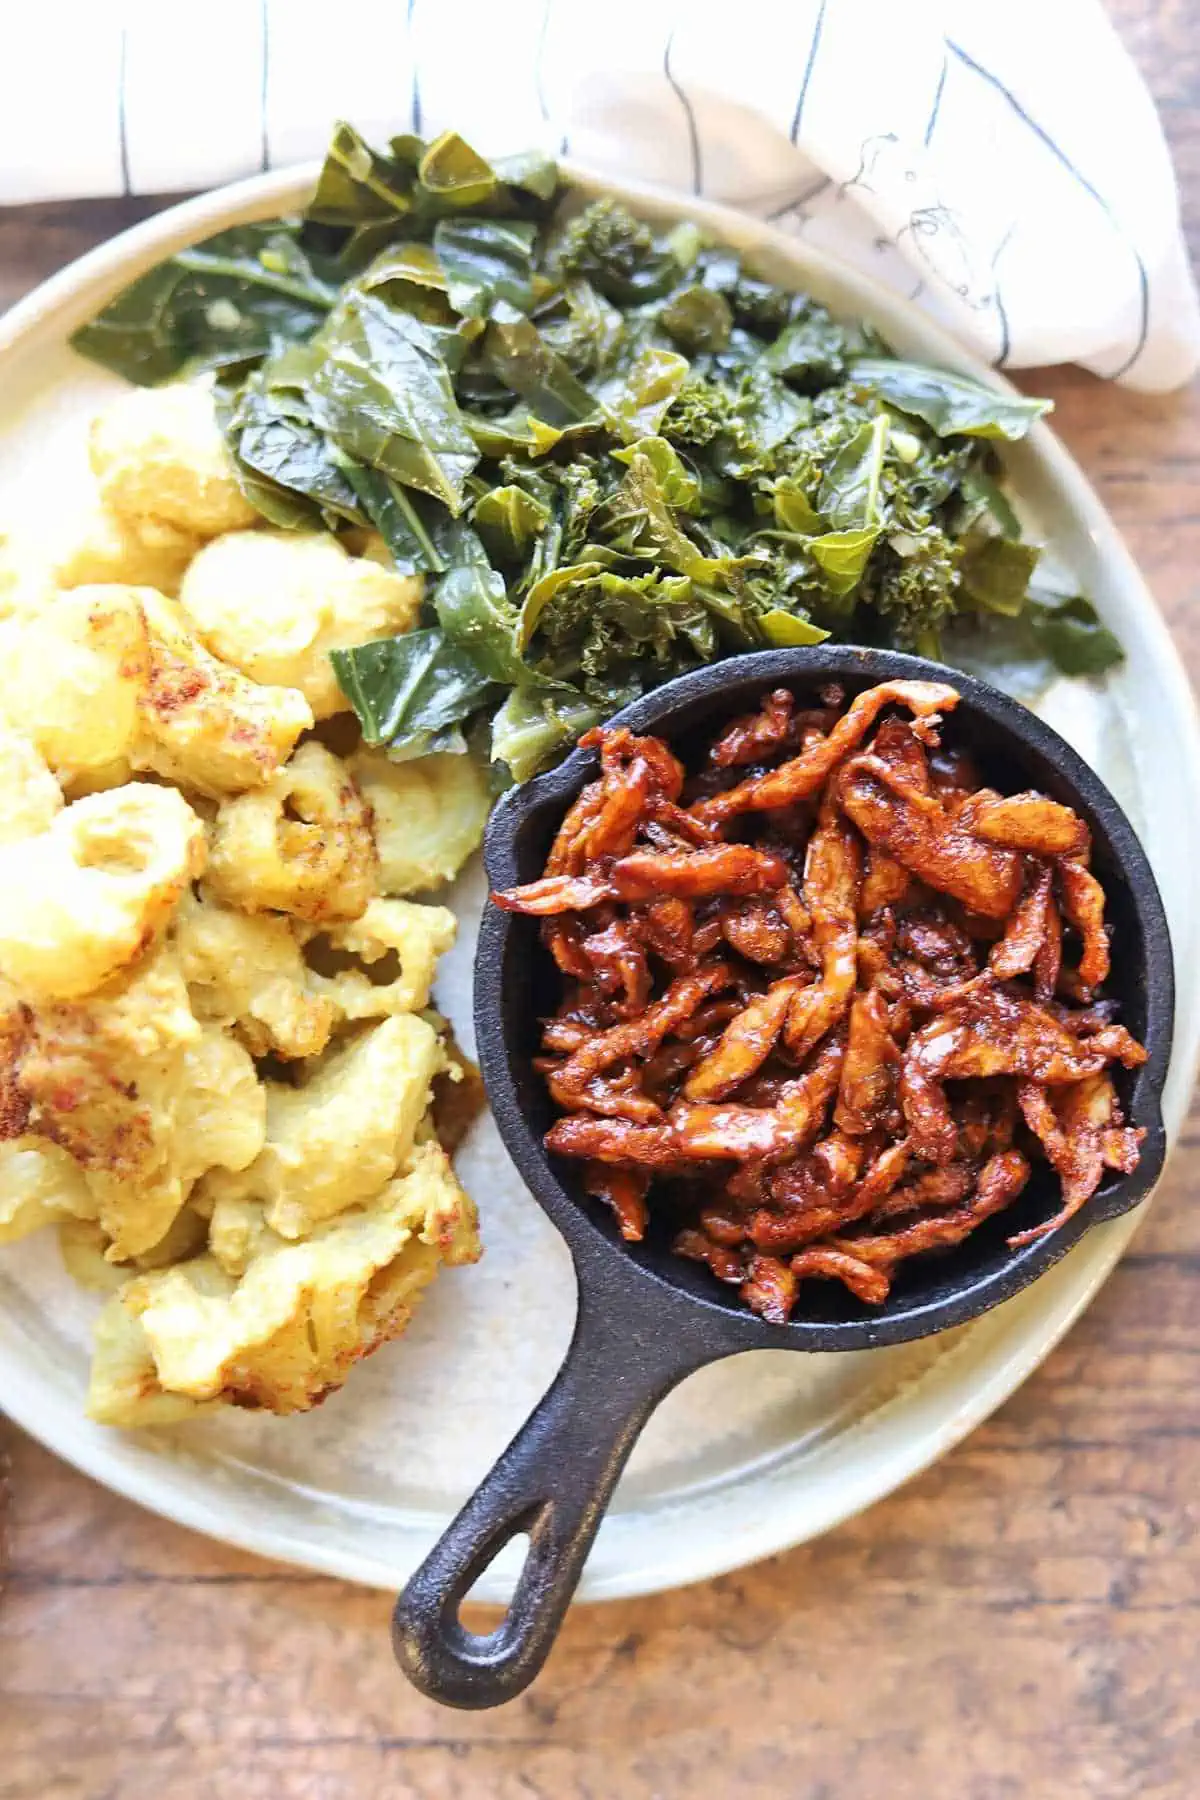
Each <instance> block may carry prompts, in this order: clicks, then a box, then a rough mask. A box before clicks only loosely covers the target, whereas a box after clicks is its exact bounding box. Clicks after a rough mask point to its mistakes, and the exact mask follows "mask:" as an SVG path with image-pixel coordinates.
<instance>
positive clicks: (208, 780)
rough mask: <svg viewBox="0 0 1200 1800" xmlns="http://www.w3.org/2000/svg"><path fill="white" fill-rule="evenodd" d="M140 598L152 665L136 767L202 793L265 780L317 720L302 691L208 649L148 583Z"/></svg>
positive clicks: (176, 609)
mask: <svg viewBox="0 0 1200 1800" xmlns="http://www.w3.org/2000/svg"><path fill="white" fill-rule="evenodd" d="M139 599H140V601H141V606H142V613H143V616H144V618H145V621H146V627H147V631H148V634H149V666H148V671H147V681H146V687H145V691H144V693H143V694H142V697H141V722H142V728H143V739H142V742H141V743H140V744H139V745H137V746H136V747H135V750H134V753H133V761H134V765H135V767H137V768H142V769H153V770H154V772H155V773H156V774H158V775H162V776H165V777H166V779H167V780H169V781H177V782H178V783H179V784H180V785H181V786H182V787H189V788H195V789H196V790H197V791H198V792H200V793H202V794H209V795H216V796H220V795H223V794H238V793H242V792H243V791H244V790H245V789H246V788H252V787H257V786H259V785H260V784H261V783H262V782H264V781H266V780H267V779H268V778H269V777H270V776H271V775H273V774H274V773H275V771H276V769H278V768H279V766H280V764H281V763H283V762H285V761H286V760H287V758H288V757H289V756H290V755H291V753H292V750H293V749H294V748H295V744H296V739H297V738H298V737H299V736H300V733H301V732H302V731H305V730H307V729H308V727H309V726H310V725H311V724H312V722H313V716H312V712H311V710H310V708H309V705H308V702H307V700H305V698H304V695H303V694H301V693H299V692H297V690H296V689H295V688H287V687H262V686H260V685H259V684H258V683H257V682H254V681H248V680H247V678H246V677H245V676H244V675H242V674H241V673H240V672H239V671H238V670H236V669H231V668H228V667H227V666H226V665H225V664H224V663H222V662H218V661H217V659H216V657H214V656H210V655H209V653H208V651H207V650H206V649H205V648H204V646H203V644H201V642H200V641H199V639H198V638H196V637H194V636H193V634H192V633H191V632H190V631H189V630H188V629H187V624H186V621H185V617H184V614H183V613H182V612H181V610H180V608H179V607H178V606H177V605H175V604H174V602H172V601H170V600H166V599H164V598H163V596H162V595H161V594H155V593H152V592H149V591H147V590H143V591H142V592H141V594H140V595H139Z"/></svg>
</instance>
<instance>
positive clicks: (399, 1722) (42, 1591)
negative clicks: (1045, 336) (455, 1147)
mask: <svg viewBox="0 0 1200 1800" xmlns="http://www.w3.org/2000/svg"><path fill="white" fill-rule="evenodd" d="M1113 10H1114V12H1115V13H1116V14H1117V16H1118V22H1119V24H1120V26H1121V28H1122V30H1123V31H1124V32H1125V34H1126V37H1127V41H1128V42H1129V43H1130V45H1131V47H1132V49H1133V51H1134V53H1135V55H1136V56H1137V58H1138V60H1139V62H1140V63H1141V65H1142V67H1143V69H1144V70H1145V73H1146V75H1147V77H1148V79H1149V81H1150V83H1151V86H1152V88H1153V90H1154V92H1155V94H1156V97H1157V99H1158V101H1159V103H1160V105H1161V107H1162V110H1163V116H1164V120H1165V123H1166V128H1167V132H1168V135H1169V136H1170V138H1171V141H1172V144H1173V146H1174V150H1175V155H1176V159H1177V165H1178V168H1179V172H1180V179H1181V184H1182V188H1183V194H1184V208H1185V214H1186V216H1187V222H1188V225H1189V227H1190V235H1191V240H1192V243H1193V247H1200V21H1198V20H1197V18H1196V16H1195V14H1194V13H1193V12H1192V7H1191V0H1120V4H1118V5H1116V6H1115V7H1114V8H1113ZM1189 14H1191V17H1190V18H1189V16H1188V15H1189ZM153 209H154V203H153V202H150V201H140V202H122V203H115V202H110V203H92V204H72V205H62V206H50V207H38V208H32V209H26V210H12V211H9V212H7V213H4V212H0V303H6V302H8V301H10V300H12V299H15V298H16V296H17V295H18V294H19V293H21V292H22V291H24V290H25V289H26V288H27V287H29V286H31V285H32V284H33V283H34V282H35V281H37V280H39V279H40V278H41V277H42V276H44V275H47V274H49V273H50V272H51V271H52V270H54V269H56V268H58V267H59V266H60V265H62V264H63V263H65V262H67V261H68V260H69V259H70V258H71V257H73V256H75V255H77V254H79V252H81V251H82V250H84V249H86V248H87V247H88V246H89V245H90V244H91V243H93V242H95V241H97V240H99V239H101V238H103V237H105V236H107V235H108V234H109V233H110V232H111V231H113V230H115V229H117V228H119V227H120V226H122V225H124V224H126V223H129V222H130V221H131V220H132V219H133V218H134V217H137V216H141V215H142V214H144V213H146V212H149V211H152V210H153ZM1029 379H1030V385H1031V386H1032V387H1034V388H1036V389H1038V390H1039V391H1048V392H1050V393H1052V394H1053V395H1054V396H1055V398H1056V400H1057V402H1058V414H1057V420H1056V423H1057V428H1058V430H1059V431H1060V432H1061V433H1062V435H1063V437H1064V438H1065V439H1066V441H1067V443H1068V444H1069V445H1070V446H1071V448H1072V449H1073V450H1074V452H1075V453H1076V455H1077V456H1078V457H1079V460H1080V461H1081V462H1082V464H1083V466H1084V468H1085V469H1086V470H1087V471H1088V473H1089V474H1090V475H1091V477H1092V479H1093V480H1094V481H1095V483H1096V485H1097V486H1098V488H1099V490H1100V492H1101V494H1102V496H1103V498H1104V500H1105V501H1106V502H1107V504H1108V506H1109V507H1110V508H1111V510H1112V512H1113V514H1114V516H1115V518H1116V520H1117V522H1118V524H1119V525H1120V526H1121V527H1122V529H1123V530H1124V531H1125V533H1126V535H1127V536H1128V539H1129V541H1130V544H1131V546H1132V548H1133V552H1134V554H1135V556H1136V557H1137V558H1138V560H1139V562H1140V563H1141V566H1142V568H1143V569H1144V570H1145V572H1146V575H1147V576H1148V578H1149V580H1150V582H1151V585H1152V586H1153V588H1154V590H1155V592H1156V594H1157V596H1158V599H1159V603H1160V605H1161V606H1162V607H1163V609H1164V611H1165V612H1166V614H1167V616H1168V618H1169V619H1170V621H1171V624H1172V626H1173V628H1174V630H1175V632H1176V635H1177V639H1178V642H1179V644H1180V646H1181V648H1182V650H1183V652H1184V654H1185V656H1186V657H1187V658H1188V661H1189V666H1190V669H1191V672H1192V674H1193V676H1196V675H1198V674H1200V615H1198V614H1197V612H1196V610H1195V605H1194V591H1195V587H1196V584H1197V580H1198V579H1200V391H1198V390H1197V389H1195V388H1193V389H1192V390H1191V391H1190V392H1188V393H1184V394H1179V395H1175V396H1171V397H1169V398H1165V399H1151V398H1143V397H1139V396H1137V395H1134V394H1130V393H1127V392H1124V391H1122V390H1119V389H1113V388H1110V387H1105V386H1103V385H1102V384H1101V383H1099V382H1097V381H1094V380H1092V379H1090V378H1089V377H1087V376H1085V375H1082V374H1080V373H1077V372H1062V371H1059V372H1056V373H1054V374H1049V375H1047V374H1042V373H1038V374H1036V375H1032V376H1031V377H1030V378H1029ZM1181 828H1184V829H1188V830H1191V831H1194V830H1195V828H1196V821H1194V820H1188V821H1181ZM1198 1145H1200V1107H1198V1108H1197V1109H1196V1110H1194V1111H1193V1114H1192V1119H1191V1122H1190V1125H1189V1129H1188V1131H1187V1133H1186V1134H1185V1137H1184V1141H1183V1145H1182V1147H1181V1148H1180V1150H1179V1152H1178V1153H1177V1154H1176V1156H1175V1159H1174V1161H1173V1163H1172V1165H1171V1167H1170V1169H1169V1171H1168V1174H1167V1176H1166V1179H1165V1181H1164V1183H1163V1186H1162V1189H1161V1190H1160V1194H1159V1197H1158V1199H1157V1200H1156V1201H1155V1204H1154V1207H1153V1210H1152V1212H1151V1213H1150V1215H1149V1216H1148V1218H1147V1220H1146V1223H1145V1225H1144V1227H1143V1229H1142V1230H1141V1232H1140V1233H1139V1235H1138V1237H1137V1239H1136V1240H1135V1243H1134V1245H1133V1248H1132V1250H1131V1251H1130V1253H1129V1255H1128V1256H1126V1258H1125V1260H1124V1261H1123V1262H1122V1263H1121V1265H1120V1267H1119V1268H1118V1270H1117V1272H1116V1274H1115V1275H1114V1276H1113V1278H1112V1280H1111V1281H1110V1282H1109V1284H1108V1286H1107V1287H1106V1289H1105V1290H1104V1292H1103V1293H1102V1294H1101V1296H1100V1298H1099V1299H1098V1300H1097V1302H1096V1304H1095V1305H1094V1306H1093V1307H1092V1309H1091V1311H1090V1312H1089V1313H1088V1314H1087V1316H1086V1318H1085V1319H1084V1320H1083V1321H1082V1323H1081V1324H1080V1325H1079V1326H1077V1327H1076V1329H1075V1330H1074V1332H1073V1333H1072V1334H1071V1336H1070V1337H1069V1338H1068V1339H1067V1341H1066V1342H1065V1343H1064V1344H1063V1345H1062V1346H1061V1347H1060V1348H1059V1349H1058V1350H1057V1351H1056V1352H1055V1353H1054V1354H1053V1355H1052V1356H1051V1357H1050V1359H1049V1361H1048V1362H1047V1363H1046V1364H1045V1366H1044V1367H1043V1368H1042V1370H1041V1371H1040V1372H1039V1373H1038V1374H1037V1375H1036V1376H1034V1378H1033V1379H1032V1380H1031V1381H1029V1382H1028V1383H1027V1384H1026V1385H1025V1387H1024V1388H1023V1389H1022V1390H1021V1392H1020V1393H1019V1394H1018V1395H1017V1396H1016V1397H1015V1398H1014V1399H1013V1400H1011V1401H1010V1402H1009V1403H1008V1404H1007V1405H1006V1406H1005V1407H1004V1408H1003V1409H1002V1410H1001V1411H1000V1412H999V1413H998V1414H997V1415H996V1416H995V1417H994V1418H993V1419H992V1420H991V1421H990V1422H989V1423H988V1424H987V1425H985V1426H983V1427H982V1428H981V1429H980V1430H979V1431H977V1432H976V1433H975V1435H974V1436H973V1437H972V1438H970V1439H969V1440H968V1441H967V1442H966V1443H965V1444H964V1445H962V1446H961V1448H959V1449H958V1450H956V1451H955V1452H954V1453H953V1454H952V1455H950V1456H949V1457H947V1458H946V1459H945V1461H943V1462H942V1463H941V1464H940V1465H939V1466H938V1467H936V1468H935V1469H932V1470H930V1471H929V1472H928V1473H927V1474H925V1475H923V1476H921V1477H920V1478H919V1479H918V1480H916V1481H914V1482H913V1483H912V1484H911V1485H910V1486H908V1487H907V1488H905V1489H904V1490H903V1491H902V1492H900V1493H898V1494H896V1495H894V1496H893V1497H892V1498H891V1499H889V1500H887V1501H885V1502H883V1503H882V1504H881V1505H879V1506H876V1507H874V1508H873V1509H872V1510H871V1511H870V1512H869V1513H867V1514H866V1515H865V1516H864V1517H862V1518H860V1519H857V1520H855V1521H854V1522H852V1523H851V1524H849V1525H845V1526H843V1527H842V1529H841V1530H839V1531H836V1532H833V1533H832V1534H830V1535H829V1536H828V1537H825V1538H824V1539H822V1540H821V1541H820V1542H818V1543H815V1544H810V1545H808V1546H806V1547H804V1548H802V1549H799V1550H796V1551H793V1552H792V1553H790V1554H789V1555H786V1556H780V1557H776V1558H775V1559H774V1560H773V1561H771V1562H767V1563H763V1564H761V1565H759V1566H758V1567H756V1568H751V1569H746V1570H744V1571H743V1572H742V1573H740V1574H737V1575H731V1576H728V1577H726V1578H724V1579H722V1580H719V1581H714V1582H710V1583H709V1584H707V1585H705V1586H701V1587H694V1588H690V1589H687V1590H684V1591H682V1592H679V1593H673V1594H666V1595H661V1596H658V1597H656V1598H653V1599H647V1600H640V1601H630V1602H624V1603H620V1604H613V1605H605V1606H589V1607H580V1608H576V1609H575V1611H574V1613H573V1614H572V1616H571V1618H570V1620H569V1622H568V1624H567V1627H566V1630H565V1632H564V1634H563V1637H562V1640H561V1642H560V1645H559V1647H558V1649H557V1651H556V1653H555V1655H554V1657H553V1659H552V1661H551V1663H550V1665H549V1667H548V1669H547V1670H546V1672H545V1674H544V1676H543V1677H542V1679H541V1680H540V1681H539V1682H538V1684H537V1686H536V1688H535V1689H534V1691H533V1692H532V1693H531V1694H529V1695H527V1696H526V1697H525V1698H524V1699H522V1700H520V1701H518V1702H516V1703H515V1704H513V1705H512V1706H510V1707H507V1708H504V1709H502V1710H501V1711H499V1712H496V1713H492V1714H483V1715H470V1714H457V1713H452V1712H446V1711H442V1710H440V1709H439V1708H437V1707H435V1706H433V1705H432V1704H430V1703H429V1702H427V1701H425V1700H423V1699H421V1698H420V1697H418V1696H417V1695H416V1694H415V1693H414V1692H412V1691H411V1690H410V1689H408V1688H407V1687H406V1686H405V1685H404V1683H403V1682H402V1681H401V1680H400V1678H399V1676H398V1675H397V1673H396V1671H395V1669H394V1667H393V1665H392V1662H391V1657H390V1654H389V1650H388V1641H387V1622H388V1610H389V1603H388V1600H387V1598H386V1597H385V1596H384V1595H381V1594H373V1593H366V1592H360V1591H358V1590H356V1589H354V1588H351V1587H346V1586H343V1585H341V1584H340V1583H338V1582H336V1581H331V1580H325V1579H322V1578H319V1577H316V1576H312V1575H304V1574H297V1573H293V1572H291V1571H289V1570H288V1569H286V1568H280V1567H275V1566H274V1565H272V1564H268V1563H264V1562H259V1561H256V1560H255V1559H254V1558H253V1557H250V1556H244V1555H240V1554H237V1553H235V1552H232V1551H228V1550H223V1549H221V1548H220V1547H218V1546H217V1545H215V1544H212V1543H209V1542H207V1541H206V1540H205V1539H203V1538H200V1537H195V1536H192V1535H191V1534H190V1533H188V1532H186V1531H183V1530H181V1529H179V1528H177V1527H175V1526H172V1525H168V1524H165V1523H163V1522H162V1521H160V1520H158V1519H156V1518H153V1517H152V1516H151V1515H150V1514H148V1513H145V1512H141V1511H139V1510H138V1509H137V1508H136V1507H134V1506H131V1505H129V1504H128V1503H127V1502H125V1501H124V1500H119V1499H115V1498H114V1497H113V1496H111V1495H109V1494H108V1493H106V1492H104V1491H103V1490H102V1489H101V1488H99V1487H96V1486H94V1485H93V1484H92V1483H91V1482H90V1481H88V1480H86V1479H85V1478H84V1477H83V1476H81V1475H78V1474H76V1473H75V1472H74V1471H73V1470H71V1469H68V1468H66V1467H65V1466H64V1465H63V1464H61V1463H59V1462H58V1461H56V1460H55V1458H54V1457H52V1456H50V1455H48V1454H47V1453H46V1452H45V1451H44V1450H42V1449H40V1448H39V1447H38V1446H37V1445H35V1444H34V1443H32V1442H31V1441H30V1440H29V1439H27V1438H26V1437H24V1436H23V1435H22V1434H20V1433H19V1432H17V1431H15V1430H12V1429H11V1428H8V1427H5V1426H4V1425H3V1423H2V1422H0V1447H3V1446H5V1445H6V1446H7V1448H8V1451H9V1453H10V1456H11V1522H10V1531H9V1544H8V1572H7V1578H6V1581H5V1583H4V1586H3V1591H2V1593H0V1800H200V1797H201V1796H205V1795H208V1794H209V1793H218V1792H222V1793H224V1794H225V1795H228V1796H230V1800H358V1797H359V1796H364V1797H365V1796H368V1795H369V1796H372V1797H374V1796H385V1797H386V1800H409V1797H412V1800H449V1797H451V1796H454V1797H456V1800H476V1797H479V1800H485V1797H486V1800H530V1797H535V1800H536V1797H539V1796H543V1797H545V1800H684V1797H685V1796H687V1797H688V1800H691V1797H693V1796H695V1797H698V1800H708V1797H710V1796H726V1795H729V1796H734V1795H736V1796H739V1797H740V1796H745V1797H747V1800H758V1797H759V1796H762V1797H766V1796H768V1795H769V1796H771V1797H772V1800H776V1797H781V1800H843V1797H846V1800H875V1797H876V1796H880V1795H885V1794H886V1795H888V1796H889V1797H890V1800H1009V1797H1010V1796H1011V1797H1013V1800H1016V1797H1017V1796H1020V1800H1077V1797H1078V1800H1083V1797H1085V1796H1086V1797H1087V1800H1126V1797H1130V1800H1132V1797H1133V1796H1135V1795H1136V1796H1138V1800H1183V1797H1184V1796H1190V1795H1194V1794H1196V1793H1197V1792H1198V1791H1200V1741H1198V1738H1197V1730H1196V1716H1197V1696H1198V1694H1200V1354H1198V1350H1200V1329H1198V1325H1197V1321H1198V1319H1200V1209H1197V1207H1196V1205H1195V1201H1196V1198H1197V1194H1198V1191H1200V1181H1198V1180H1197V1177H1196V1175H1195V1173H1194V1170H1195V1164H1194V1163H1193V1160H1192V1158H1193V1154H1194V1152H1195V1150H1196V1148H1197V1146H1198Z"/></svg>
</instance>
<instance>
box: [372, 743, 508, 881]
mask: <svg viewBox="0 0 1200 1800" xmlns="http://www.w3.org/2000/svg"><path fill="white" fill-rule="evenodd" d="M350 767H351V768H352V769H353V771H354V778H355V780H356V781H357V782H358V785H359V787H360V788H361V790H362V795H363V798H364V800H366V802H367V804H368V805H369V806H370V808H371V811H372V813H373V815H374V819H375V843H376V846H377V847H378V850H379V879H380V886H381V887H382V889H383V892H384V893H385V894H419V893H421V892H423V891H424V890H426V889H428V888H433V887H438V886H440V884H441V883H442V882H444V881H451V880H453V878H454V876H455V875H457V874H458V871H459V870H460V869H461V868H462V866H463V864H464V863H465V862H466V860H467V858H468V857H469V856H470V855H471V854H472V852H473V851H475V850H477V849H478V848H479V844H480V840H481V839H482V837H483V828H484V826H485V824H486V823H487V816H488V808H489V806H490V805H491V799H490V796H489V794H488V791H487V785H486V783H485V781H484V778H483V776H482V774H481V773H480V771H479V768H478V766H477V764H476V762H475V760H474V758H473V757H470V756H449V755H439V756H422V757H420V758H418V759H417V760H416V761H415V762H404V763H396V762H392V761H391V759H390V758H389V757H387V756H385V755H384V754H383V752H382V751H380V750H362V751H360V752H359V753H358V754H357V755H356V756H353V757H352V758H351V759H350Z"/></svg>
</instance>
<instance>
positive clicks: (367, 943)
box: [307, 900, 458, 1019]
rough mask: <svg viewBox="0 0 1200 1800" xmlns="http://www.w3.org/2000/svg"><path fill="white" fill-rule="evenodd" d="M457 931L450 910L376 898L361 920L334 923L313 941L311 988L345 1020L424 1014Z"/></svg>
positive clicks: (411, 902) (311, 945)
mask: <svg viewBox="0 0 1200 1800" xmlns="http://www.w3.org/2000/svg"><path fill="white" fill-rule="evenodd" d="M457 931H458V925H457V921H456V920H455V917H454V914H453V913H452V912H450V911H449V909H448V908H447V907H444V906H420V905H418V904H417V903H416V902H414V901H412V900H372V901H371V903H370V905H369V906H368V907H367V909H366V911H365V912H364V913H363V915H362V917H361V918H360V919H354V920H352V921H351V922H350V923H349V924H347V925H330V926H328V927H327V928H326V929H325V930H323V931H322V932H321V933H320V935H319V937H317V938H316V939H314V940H311V941H310V943H309V945H308V947H307V955H308V959H309V963H310V965H311V973H310V975H309V986H310V987H311V989H312V991H313V992H314V993H315V994H319V995H321V996H322V997H323V998H325V999H327V1000H329V1001H330V1002H332V1004H333V1005H334V1006H335V1007H336V1009H337V1012H338V1015H339V1017H341V1018H343V1019H385V1018H389V1017H391V1016H392V1015H394V1014H395V1013H406V1012H420V1011H421V1010H422V1008H424V1007H426V1006H428V1005H429V994H430V990H431V988H432V986H433V977H434V972H435V970H436V968H437V961H438V957H439V956H441V955H442V953H443V952H444V951H446V950H448V949H449V948H450V946H451V944H452V943H453V942H454V939H455V936H456V935H457ZM331 952H332V954H330V953H331ZM349 958H353V959H354V962H352V963H350V966H349V967H347V966H346V965H347V959H349ZM354 963H357V964H359V965H360V966H359V967H355V966H354Z"/></svg>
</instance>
